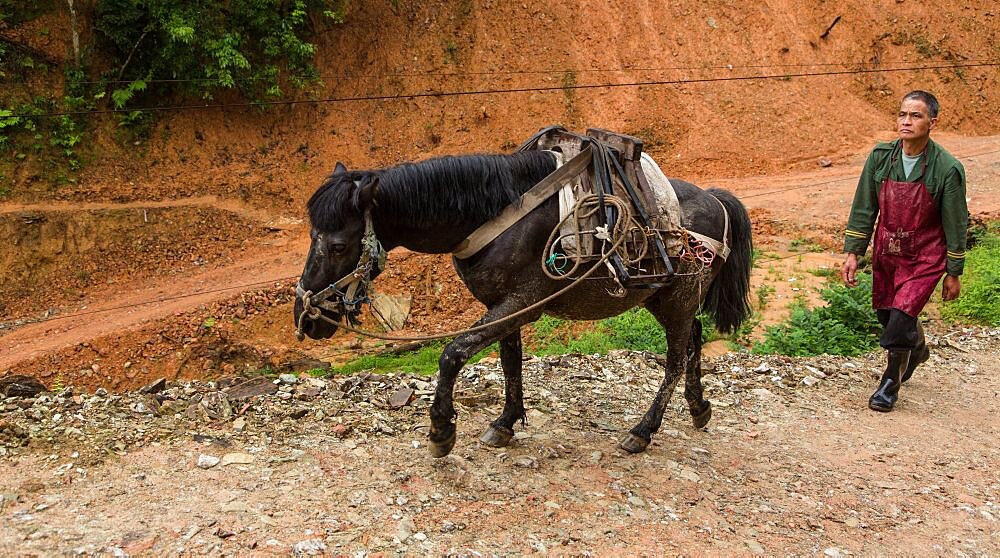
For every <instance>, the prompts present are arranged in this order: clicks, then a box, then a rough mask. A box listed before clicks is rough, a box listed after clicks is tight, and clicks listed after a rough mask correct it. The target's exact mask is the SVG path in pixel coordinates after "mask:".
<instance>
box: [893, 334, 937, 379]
mask: <svg viewBox="0 0 1000 558" xmlns="http://www.w3.org/2000/svg"><path fill="white" fill-rule="evenodd" d="M929 358H931V350H930V349H928V348H927V343H921V344H920V346H919V347H917V348H916V349H913V351H911V352H910V361H909V362H908V363H907V364H906V371H905V372H903V379H902V381H901V382H900V383H902V384H905V383H906V380H909V379H910V376H912V375H913V371H914V370H916V369H917V367H918V366H920V365H921V364H923V363H925V362H927V359H929Z"/></svg>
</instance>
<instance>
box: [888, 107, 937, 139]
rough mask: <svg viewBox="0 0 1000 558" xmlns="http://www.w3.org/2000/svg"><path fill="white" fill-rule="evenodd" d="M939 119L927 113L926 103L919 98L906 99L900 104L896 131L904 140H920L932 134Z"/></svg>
mask: <svg viewBox="0 0 1000 558" xmlns="http://www.w3.org/2000/svg"><path fill="white" fill-rule="evenodd" d="M937 121H938V119H937V118H931V117H930V115H929V114H928V113H927V104H926V103H924V102H923V101H918V100H917V99H905V100H903V104H901V105H900V106H899V116H897V117H896V131H897V132H899V137H900V138H902V139H904V140H919V139H922V138H926V137H928V136H930V134H931V130H933V129H934V126H937Z"/></svg>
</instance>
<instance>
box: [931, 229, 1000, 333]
mask: <svg viewBox="0 0 1000 558" xmlns="http://www.w3.org/2000/svg"><path fill="white" fill-rule="evenodd" d="M976 241H977V242H976V244H975V246H974V247H973V248H972V249H970V250H969V251H968V252H966V256H965V274H964V275H962V296H960V297H959V298H958V300H954V301H952V302H946V303H945V304H944V306H943V307H942V309H941V314H942V315H943V316H945V317H946V318H948V319H951V320H955V321H960V320H962V321H965V320H967V321H972V322H975V323H979V324H985V325H991V326H1000V222H994V223H991V224H990V225H989V226H988V227H987V229H986V231H985V232H984V233H981V234H980V235H979V236H978V238H976Z"/></svg>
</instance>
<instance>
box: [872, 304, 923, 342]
mask: <svg viewBox="0 0 1000 558" xmlns="http://www.w3.org/2000/svg"><path fill="white" fill-rule="evenodd" d="M875 314H876V315H877V316H878V321H879V323H881V324H882V337H881V338H880V339H879V341H878V344H879V345H882V348H884V349H888V350H890V351H892V350H902V351H909V350H913V349H916V348H917V347H919V346H920V344H921V343H923V341H924V335H923V331H921V330H920V325H919V324H918V323H917V318H916V317H915V316H911V315H909V314H907V313H906V312H903V311H902V310H897V309H895V308H879V309H877V310H875Z"/></svg>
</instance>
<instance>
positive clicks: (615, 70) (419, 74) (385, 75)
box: [70, 58, 995, 85]
mask: <svg viewBox="0 0 1000 558" xmlns="http://www.w3.org/2000/svg"><path fill="white" fill-rule="evenodd" d="M994 61H995V60H993V59H989V58H983V59H966V60H963V61H962V63H964V64H973V63H981V62H987V63H988V62H994ZM905 63H906V62H891V61H881V62H878V63H876V62H865V61H854V62H808V63H799V64H720V65H718V66H710V65H701V66H649V67H645V66H636V67H634V68H629V67H622V68H570V67H566V68H555V67H554V68H548V69H537V70H497V71H487V70H484V71H480V72H455V71H427V72H421V71H411V72H385V73H371V74H363V73H362V74H325V75H319V76H316V79H320V80H326V79H387V78H400V77H433V78H440V77H483V76H516V75H545V74H565V73H568V72H572V73H575V74H611V73H631V72H676V71H698V70H743V69H764V68H814V67H844V66H874V65H876V64H878V65H883V66H892V65H894V64H905ZM928 63H932V64H945V63H951V62H949V61H947V60H935V61H928ZM265 79H268V78H264V77H245V78H233V81H234V82H237V83H244V82H254V81H262V80H265ZM133 81H136V80H134V79H113V80H83V81H77V80H72V81H70V83H72V84H74V85H100V84H113V83H132V82H133ZM141 81H143V82H145V83H147V84H150V83H213V82H217V81H218V78H208V77H205V78H164V79H145V80H141Z"/></svg>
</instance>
